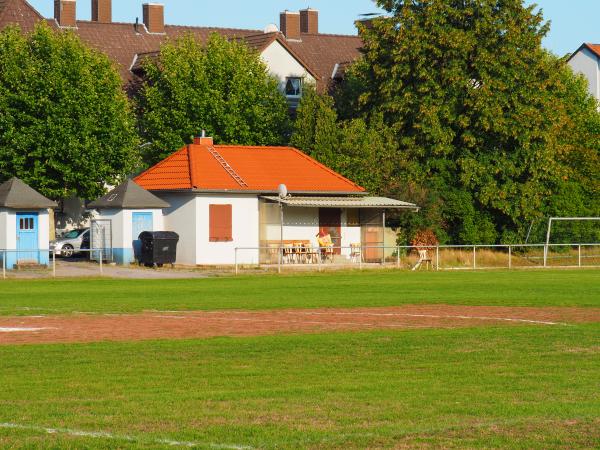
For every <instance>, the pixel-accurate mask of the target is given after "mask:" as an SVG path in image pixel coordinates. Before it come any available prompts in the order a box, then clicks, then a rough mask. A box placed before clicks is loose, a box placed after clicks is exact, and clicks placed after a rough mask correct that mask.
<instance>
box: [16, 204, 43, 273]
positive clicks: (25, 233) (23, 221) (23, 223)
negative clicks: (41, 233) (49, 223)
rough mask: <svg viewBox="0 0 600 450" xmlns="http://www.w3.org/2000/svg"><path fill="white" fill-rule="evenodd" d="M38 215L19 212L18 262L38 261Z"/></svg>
mask: <svg viewBox="0 0 600 450" xmlns="http://www.w3.org/2000/svg"><path fill="white" fill-rule="evenodd" d="M38 243H39V241H38V215H37V213H17V250H18V252H17V263H38V262H39V251H38Z"/></svg>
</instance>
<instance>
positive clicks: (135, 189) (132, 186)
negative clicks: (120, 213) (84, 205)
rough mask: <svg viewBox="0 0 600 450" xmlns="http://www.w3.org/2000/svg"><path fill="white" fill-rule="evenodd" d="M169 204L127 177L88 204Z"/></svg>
mask: <svg viewBox="0 0 600 450" xmlns="http://www.w3.org/2000/svg"><path fill="white" fill-rule="evenodd" d="M169 206H171V205H169V204H168V203H167V202H165V201H164V200H162V199H160V198H158V197H157V196H156V195H154V194H151V193H150V192H148V191H147V190H146V189H144V188H142V187H140V186H139V185H137V184H136V183H135V182H134V181H133V180H131V179H129V180H127V181H126V182H125V183H123V184H120V185H119V186H117V187H116V188H114V189H113V190H112V191H110V192H109V193H108V194H106V195H105V196H103V197H100V198H99V199H97V200H94V201H93V202H91V203H90V204H89V205H88V208H90V209H113V208H114V209H145V208H152V209H162V208H168V207H169Z"/></svg>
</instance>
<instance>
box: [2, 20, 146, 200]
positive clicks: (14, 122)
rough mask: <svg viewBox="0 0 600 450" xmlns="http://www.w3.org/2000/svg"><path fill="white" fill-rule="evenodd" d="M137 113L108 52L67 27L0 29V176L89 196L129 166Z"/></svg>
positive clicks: (49, 191)
mask: <svg viewBox="0 0 600 450" xmlns="http://www.w3.org/2000/svg"><path fill="white" fill-rule="evenodd" d="M136 151H137V136H136V133H135V118H134V115H133V112H132V111H131V110H130V108H129V106H128V101H127V98H126V96H125V94H124V93H123V90H122V86H121V79H120V77H119V74H118V72H117V70H116V69H115V67H113V66H112V64H111V63H110V61H109V59H108V58H107V57H106V56H105V55H103V54H101V53H99V52H96V51H94V50H91V49H89V48H88V47H87V46H85V45H84V44H82V43H81V42H80V40H79V39H78V38H77V37H76V36H75V35H74V34H73V33H70V32H54V31H53V30H51V29H50V28H49V27H48V26H47V25H44V24H42V25H39V26H37V27H36V28H35V30H34V31H33V32H32V33H31V34H29V35H27V36H24V35H23V34H22V33H21V32H20V30H19V29H18V28H15V27H9V28H5V29H4V30H3V31H2V32H0V179H7V178H10V177H12V176H18V177H20V178H22V179H23V180H24V181H25V182H26V183H28V184H30V185H31V186H32V187H34V188H35V189H37V190H39V191H40V192H41V193H42V194H44V195H46V196H48V197H50V198H53V199H61V198H66V197H70V196H72V195H77V196H79V197H81V198H86V199H92V198H95V197H97V196H99V195H101V194H102V193H103V192H104V189H105V185H107V184H108V185H112V184H116V183H117V182H118V181H119V179H120V178H121V177H122V176H124V175H126V174H128V173H130V172H131V170H132V169H133V168H134V167H135V164H136V161H137V158H136Z"/></svg>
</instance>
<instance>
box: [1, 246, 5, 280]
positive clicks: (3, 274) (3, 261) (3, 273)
mask: <svg viewBox="0 0 600 450" xmlns="http://www.w3.org/2000/svg"><path fill="white" fill-rule="evenodd" d="M2 278H3V279H5V280H6V250H4V256H3V257H2Z"/></svg>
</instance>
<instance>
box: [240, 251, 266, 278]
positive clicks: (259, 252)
mask: <svg viewBox="0 0 600 450" xmlns="http://www.w3.org/2000/svg"><path fill="white" fill-rule="evenodd" d="M234 252H235V256H234V258H235V274H236V275H237V274H238V262H237V252H238V249H237V248H236V249H235V250H234ZM258 252H259V253H260V250H259V251H258Z"/></svg>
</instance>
